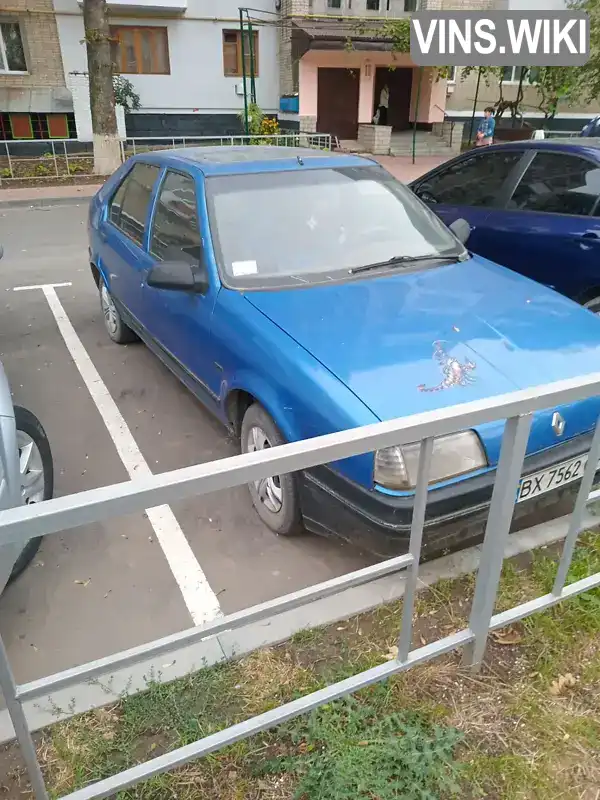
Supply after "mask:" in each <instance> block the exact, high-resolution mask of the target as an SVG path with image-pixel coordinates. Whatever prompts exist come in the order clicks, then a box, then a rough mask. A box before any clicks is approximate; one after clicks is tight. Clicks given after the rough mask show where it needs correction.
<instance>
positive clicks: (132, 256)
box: [100, 161, 161, 322]
mask: <svg viewBox="0 0 600 800" xmlns="http://www.w3.org/2000/svg"><path fill="white" fill-rule="evenodd" d="M160 169H161V168H160V167H159V166H157V165H156V164H146V163H145V162H143V161H138V162H136V163H135V164H134V165H133V167H132V168H131V169H130V170H129V172H128V173H127V175H126V176H125V178H124V179H123V181H122V182H121V184H120V185H119V186H118V188H117V189H116V191H115V193H114V195H113V196H112V198H111V200H110V202H109V204H108V211H107V215H106V218H105V219H104V220H103V221H102V222H101V223H100V239H101V241H102V246H101V261H102V266H103V268H104V270H105V273H106V275H107V276H108V281H109V284H110V287H109V288H110V292H111V294H112V296H113V298H114V299H115V300H116V301H117V302H118V303H120V304H121V305H123V306H125V308H126V309H127V310H128V311H129V313H130V314H132V315H133V316H134V317H135V318H136V319H137V320H138V321H140V322H142V316H143V294H144V276H145V274H146V272H147V271H148V269H149V267H150V265H151V263H152V261H151V259H150V258H149V256H148V252H147V250H146V249H145V233H146V230H147V222H148V217H149V213H150V209H151V205H152V203H151V199H152V194H153V191H154V187H155V184H156V181H157V179H158V177H159V175H160Z"/></svg>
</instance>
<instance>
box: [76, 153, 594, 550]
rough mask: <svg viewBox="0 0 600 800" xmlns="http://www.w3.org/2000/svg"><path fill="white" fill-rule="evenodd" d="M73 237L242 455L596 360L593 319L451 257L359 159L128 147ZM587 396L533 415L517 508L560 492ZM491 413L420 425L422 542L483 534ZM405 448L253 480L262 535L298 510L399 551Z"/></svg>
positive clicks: (341, 532)
mask: <svg viewBox="0 0 600 800" xmlns="http://www.w3.org/2000/svg"><path fill="white" fill-rule="evenodd" d="M457 230H458V228H457ZM89 235H90V261H91V267H92V273H93V276H94V279H95V281H96V284H97V286H98V288H99V292H100V301H101V306H102V310H103V313H104V318H105V322H106V328H107V331H108V334H109V336H110V337H111V338H112V339H113V341H115V342H117V343H124V342H131V341H133V340H134V339H136V338H137V337H139V338H141V339H142V340H143V341H144V342H145V343H146V344H147V345H148V346H149V347H150V348H151V349H152V350H153V351H154V352H155V353H156V354H157V355H158V357H159V358H160V359H162V361H163V362H164V363H165V364H166V365H167V366H168V367H169V368H170V369H171V370H172V371H173V372H174V373H175V375H177V377H178V378H179V379H180V380H181V381H182V382H183V383H184V384H185V385H186V386H187V387H189V389H191V391H192V392H193V393H194V394H195V395H196V396H197V397H199V398H200V399H201V400H202V401H203V403H204V404H205V405H206V407H207V408H208V409H209V410H210V411H212V412H213V413H214V414H216V416H217V417H218V418H219V419H220V420H221V421H222V422H223V423H224V424H225V425H226V426H228V428H229V429H230V430H231V431H233V432H235V434H236V435H237V436H238V437H239V439H240V441H241V448H242V450H243V451H246V452H248V451H255V450H260V449H263V448H267V447H273V446H276V445H279V444H281V443H283V442H286V441H296V440H301V439H306V438H309V437H313V436H319V435H321V434H326V433H331V432H334V431H339V430H344V429H348V428H353V427H357V426H360V425H365V424H369V423H373V422H376V421H378V420H388V419H393V418H396V417H400V416H403V415H407V414H413V413H416V412H419V411H425V410H429V409H436V408H442V407H445V406H448V405H452V404H455V403H460V402H463V401H469V400H475V399H478V398H482V397H487V396H490V395H497V394H500V393H504V392H507V391H511V390H514V389H517V388H524V387H528V386H533V385H538V384H543V383H546V382H549V381H554V380H558V379H562V378H568V377H573V376H577V375H580V374H582V373H587V372H591V371H594V370H597V369H598V368H599V366H600V320H599V319H598V318H597V317H596V316H594V315H593V314H590V313H589V312H588V311H585V310H584V309H582V308H580V307H579V306H577V305H576V304H575V303H572V302H571V301H570V300H567V299H566V298H565V297H562V296H561V295H559V294H557V293H556V292H553V291H552V290H550V289H547V288H545V287H543V286H540V285H538V284H536V283H534V282H533V281H530V280H527V279H526V278H523V277H522V276H520V275H517V274H515V273H514V272H511V271H510V270H507V269H504V268H503V267H499V266H497V265H496V264H494V263H492V262H491V261H488V260H486V259H485V258H481V257H480V256H473V255H471V254H470V253H468V252H467V251H466V250H465V247H464V244H463V243H462V242H461V241H460V240H459V238H458V237H457V236H456V235H454V233H453V232H452V231H450V230H449V229H448V228H447V227H446V226H445V225H444V224H443V223H442V222H441V221H440V220H439V219H438V218H437V217H436V216H435V215H434V214H433V213H432V212H431V211H430V210H429V209H428V208H427V207H426V206H425V205H424V204H423V203H422V202H421V201H420V200H419V199H418V198H417V197H416V196H415V195H414V194H413V193H412V192H411V191H410V190H409V189H408V188H406V187H405V186H403V185H402V184H401V183H399V182H398V181H396V180H395V179H394V178H393V177H392V176H391V175H390V174H389V173H388V172H386V170H384V169H383V168H382V167H381V166H380V165H378V164H376V163H374V162H372V161H370V160H367V159H364V158H360V157H357V156H352V155H331V154H326V153H322V152H319V151H315V150H302V149H288V148H277V147H247V148H199V149H192V148H189V149H185V150H172V151H163V152H154V153H149V154H145V155H140V156H137V157H135V158H132V159H130V160H129V161H128V162H127V163H126V164H125V165H124V166H123V167H122V168H121V169H119V170H118V171H117V172H116V173H115V174H114V175H113V176H112V178H110V179H109V180H108V181H107V183H106V184H105V185H104V186H103V187H102V189H101V190H100V191H99V192H98V194H97V195H96V197H95V198H94V199H93V201H92V203H91V208H90V216H89ZM599 413H600V399H598V398H591V399H588V400H585V401H581V402H579V403H576V404H573V405H569V406H566V407H561V408H552V409H548V410H547V411H544V412H541V413H538V414H537V415H536V417H535V419H534V422H533V427H532V432H531V436H530V441H529V444H528V450H527V457H526V464H525V474H526V475H535V476H536V480H535V481H534V480H532V479H528V478H525V479H524V480H523V481H522V484H521V488H520V490H519V498H518V503H517V511H518V513H519V514H523V513H527V512H529V511H532V510H534V509H537V508H538V507H539V506H540V505H547V504H554V503H555V502H556V501H557V500H559V499H560V498H561V497H562V496H563V495H564V494H567V493H571V492H572V490H573V488H574V487H575V486H576V485H577V481H578V479H579V478H580V477H581V474H582V471H583V467H584V464H585V461H586V457H587V456H586V454H587V451H588V449H589V444H590V439H591V431H592V429H593V428H594V426H595V423H596V420H597V419H598V415H599ZM557 415H558V417H557ZM557 419H559V420H561V424H560V425H557V424H556V420H557ZM553 422H554V424H553ZM503 427H504V423H503V422H502V423H500V422H498V423H495V424H488V425H482V426H478V427H476V428H474V429H472V430H464V431H461V432H459V433H457V434H455V435H452V436H447V437H443V438H440V439H439V440H437V441H436V442H435V447H434V453H433V461H432V474H431V490H430V498H429V503H428V510H427V519H426V527H425V541H426V544H427V547H428V548H429V549H430V550H431V551H434V550H439V549H442V548H444V547H448V546H456V545H457V544H459V543H462V542H464V541H466V540H467V539H469V538H472V537H473V536H475V535H479V533H480V530H481V520H482V518H483V517H484V516H485V514H486V510H487V506H488V505H489V501H490V497H491V492H492V486H493V482H494V476H495V469H496V465H497V462H498V457H499V449H500V441H501V437H502V432H503ZM417 451H418V445H417V444H415V445H409V446H404V447H401V448H400V447H392V448H389V449H386V450H383V451H379V452H377V453H368V454H365V455H361V456H357V457H354V458H351V459H347V460H345V461H342V462H338V463H336V464H330V465H325V466H321V467H318V468H316V469H314V470H310V471H307V472H304V473H300V474H294V475H282V476H279V477H275V478H270V479H268V480H264V481H259V482H257V483H256V484H254V483H253V484H251V485H250V486H249V490H250V493H251V496H252V500H253V503H254V506H255V508H256V511H257V512H258V514H259V515H260V517H261V518H262V519H263V521H264V522H265V523H266V524H267V525H268V526H269V527H270V528H271V529H272V530H273V531H275V532H276V533H278V534H281V535H293V534H296V533H298V532H300V531H301V530H303V529H304V528H307V529H309V530H311V531H314V532H317V533H320V534H326V535H328V534H333V535H337V536H340V537H343V538H346V539H349V540H353V541H355V542H358V543H359V544H361V545H362V546H365V547H367V548H369V549H370V550H372V551H373V552H376V553H378V554H382V555H387V554H389V553H390V552H400V551H401V550H403V549H404V548H405V545H406V542H407V540H408V536H409V529H410V521H411V512H412V505H413V497H414V488H415V483H416V467H417Z"/></svg>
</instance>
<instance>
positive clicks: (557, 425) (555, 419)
mask: <svg viewBox="0 0 600 800" xmlns="http://www.w3.org/2000/svg"><path fill="white" fill-rule="evenodd" d="M566 424H567V423H566V422H565V420H564V418H563V417H562V416H561V415H560V414H559V413H558V411H555V412H554V414H553V415H552V430H553V431H554V433H555V434H556V435H557V436H562V435H563V433H564V432H565V426H566Z"/></svg>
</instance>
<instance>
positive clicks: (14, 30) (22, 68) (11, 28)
mask: <svg viewBox="0 0 600 800" xmlns="http://www.w3.org/2000/svg"><path fill="white" fill-rule="evenodd" d="M1 72H27V62H26V61H25V48H24V47H23V38H22V36H21V28H20V26H19V23H18V22H3V21H1V20H0V73H1Z"/></svg>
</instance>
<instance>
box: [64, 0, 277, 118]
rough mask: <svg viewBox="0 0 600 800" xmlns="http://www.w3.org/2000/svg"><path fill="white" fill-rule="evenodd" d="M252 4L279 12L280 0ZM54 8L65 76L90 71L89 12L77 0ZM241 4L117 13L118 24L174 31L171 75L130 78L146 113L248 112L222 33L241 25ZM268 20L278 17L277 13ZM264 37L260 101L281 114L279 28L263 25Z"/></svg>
mask: <svg viewBox="0 0 600 800" xmlns="http://www.w3.org/2000/svg"><path fill="white" fill-rule="evenodd" d="M252 5H253V6H254V7H256V8H263V9H265V10H269V11H274V10H275V0H253V2H252ZM54 7H55V10H56V12H57V23H58V35H59V39H60V46H61V51H62V59H63V65H64V69H65V76H67V75H68V74H69V73H70V72H83V71H86V69H87V61H86V53H85V44H82V40H83V36H84V31H83V15H82V14H81V11H80V8H79V5H78V3H77V0H54ZM238 7H239V0H188V10H187V12H186V13H185V15H184V16H182V17H176V18H172V17H171V18H163V17H161V18H157V17H156V16H144V17H136V18H135V19H133V18H130V17H125V16H120V15H119V16H118V17H117V16H113V17H112V19H111V21H112V22H113V24H119V23H122V24H124V25H157V26H166V27H167V29H168V40H169V60H170V65H171V74H170V75H127V76H126V77H127V78H128V79H129V80H130V81H131V82H132V84H133V85H134V87H135V89H136V91H137V92H138V93H139V95H140V100H141V103H142V109H141V110H142V111H145V112H153V113H163V114H165V113H192V112H194V113H238V112H239V111H241V110H242V108H243V103H244V100H243V97H240V96H238V95H236V92H235V86H236V84H239V83H241V80H242V79H241V78H228V77H225V76H224V75H223V44H222V42H223V34H222V31H223V29H235V28H239V12H238ZM217 9H218V12H217ZM61 12H62V13H61ZM255 16H258V15H256V14H255ZM264 18H265V19H275V17H272V16H271V15H265V17H264ZM258 38H259V73H260V74H259V77H258V78H256V93H257V101H258V104H259V105H260V106H261V108H262V109H263V111H266V112H275V111H277V109H278V107H279V69H278V66H277V46H278V42H277V28H276V27H261V28H259V29H258Z"/></svg>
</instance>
